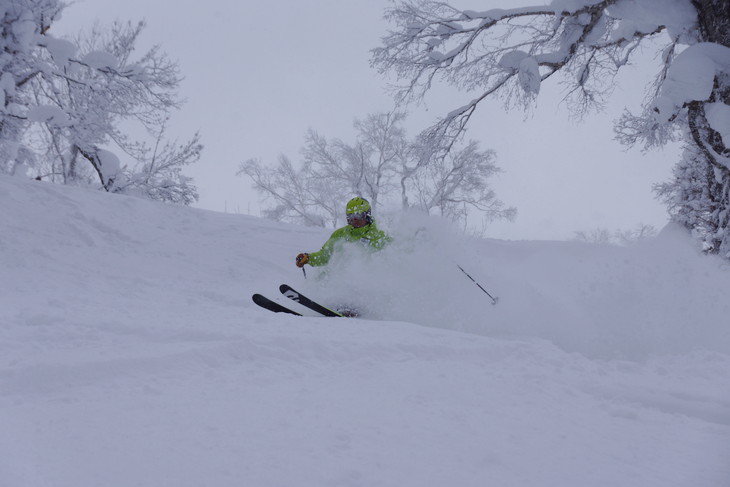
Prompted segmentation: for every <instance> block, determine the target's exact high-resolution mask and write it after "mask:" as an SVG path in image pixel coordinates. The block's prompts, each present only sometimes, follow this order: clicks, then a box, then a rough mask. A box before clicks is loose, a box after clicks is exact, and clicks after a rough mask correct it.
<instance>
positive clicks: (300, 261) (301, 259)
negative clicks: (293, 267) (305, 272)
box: [297, 254, 309, 267]
mask: <svg viewBox="0 0 730 487" xmlns="http://www.w3.org/2000/svg"><path fill="white" fill-rule="evenodd" d="M307 262H309V254H299V255H297V267H304V264H306V263H307Z"/></svg>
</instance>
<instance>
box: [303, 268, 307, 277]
mask: <svg viewBox="0 0 730 487" xmlns="http://www.w3.org/2000/svg"><path fill="white" fill-rule="evenodd" d="M302 272H303V273H304V279H306V278H307V269H305V268H304V267H302Z"/></svg>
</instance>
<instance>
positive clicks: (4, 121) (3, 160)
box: [0, 0, 63, 174]
mask: <svg viewBox="0 0 730 487" xmlns="http://www.w3.org/2000/svg"><path fill="white" fill-rule="evenodd" d="M62 8H63V5H62V4H61V3H60V2H59V1H58V0H3V1H2V2H0V171H2V172H4V173H9V174H13V173H14V172H15V171H16V170H17V169H18V167H24V166H25V165H28V164H32V163H33V162H34V154H33V153H32V152H31V151H30V150H29V149H28V148H27V147H26V146H25V145H24V144H23V143H22V141H21V139H22V136H23V133H24V132H25V130H26V129H27V127H28V119H27V117H26V111H27V107H28V105H29V103H31V101H30V98H29V94H28V90H27V88H28V83H29V82H30V81H31V80H32V79H33V78H34V77H35V76H36V75H37V74H38V73H39V72H40V70H41V69H42V67H43V63H42V62H41V60H40V59H39V51H38V49H37V39H38V37H39V36H43V35H44V34H45V33H46V32H47V31H48V29H49V28H50V25H51V22H53V20H54V19H55V18H56V17H57V16H58V15H59V14H60V12H61V10H62Z"/></svg>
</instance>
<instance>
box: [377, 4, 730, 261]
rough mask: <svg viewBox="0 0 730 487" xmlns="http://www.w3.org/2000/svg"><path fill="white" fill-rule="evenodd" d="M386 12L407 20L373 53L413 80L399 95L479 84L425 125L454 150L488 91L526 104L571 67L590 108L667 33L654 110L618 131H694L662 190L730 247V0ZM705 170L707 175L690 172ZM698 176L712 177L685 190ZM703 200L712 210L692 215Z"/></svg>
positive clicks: (664, 137)
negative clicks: (439, 84) (620, 73)
mask: <svg viewBox="0 0 730 487" xmlns="http://www.w3.org/2000/svg"><path fill="white" fill-rule="evenodd" d="M474 3H475V4H477V5H478V3H479V2H478V0H474ZM387 17H388V18H389V19H390V20H391V21H392V22H394V23H395V26H396V27H395V29H394V30H393V31H391V32H390V33H389V34H388V35H387V36H386V37H385V38H384V40H383V45H382V47H379V48H377V49H375V50H374V54H373V64H374V65H375V66H376V67H378V68H379V69H380V70H381V71H382V72H394V73H395V74H396V75H397V76H398V77H399V78H400V79H404V80H405V81H406V83H405V84H404V85H403V86H402V87H401V88H400V89H399V90H398V91H397V96H398V98H399V100H401V101H411V100H415V99H420V98H422V97H423V96H424V95H425V94H426V93H427V92H428V90H429V89H430V88H431V86H432V85H433V83H434V81H437V80H443V81H445V82H447V83H449V84H451V85H454V86H456V87H457V88H459V89H462V90H464V91H467V92H469V97H470V100H469V101H467V102H466V103H465V104H463V105H462V106H460V107H458V108H456V109H455V110H453V111H452V112H450V113H449V114H447V115H446V116H444V117H443V118H442V119H441V120H440V121H439V122H438V123H437V124H435V125H434V126H433V127H431V128H430V129H428V130H427V131H426V132H425V134H424V136H425V137H426V138H427V139H430V140H431V141H432V144H433V145H434V146H437V147H440V148H442V150H443V151H446V152H448V151H450V150H451V149H452V148H453V144H454V143H455V141H457V140H458V139H459V137H460V136H461V135H462V134H463V131H464V130H465V127H466V126H467V124H468V122H469V119H470V117H471V116H472V115H473V114H474V112H475V110H476V108H477V106H478V105H479V104H480V102H481V101H482V100H484V99H485V98H487V97H490V96H497V97H501V98H503V99H504V100H505V101H506V102H507V103H508V106H514V105H518V106H520V105H521V106H525V105H528V104H530V103H531V102H532V101H533V100H534V99H535V98H536V97H537V96H538V95H539V92H540V87H541V84H542V83H543V82H545V81H546V80H548V79H550V78H553V77H556V78H557V77H558V76H561V79H562V81H563V83H565V84H566V86H567V87H568V95H567V97H566V100H567V102H568V104H569V106H570V107H571V108H572V110H574V111H576V112H580V113H585V112H586V111H587V110H588V109H591V108H600V107H601V106H602V105H603V104H604V103H605V102H606V101H607V99H608V97H609V96H610V95H611V92H612V90H613V87H614V85H613V83H612V81H613V78H614V76H615V75H616V74H617V72H618V71H619V70H620V69H621V68H622V67H623V66H626V65H627V64H629V63H630V62H631V61H632V59H633V58H634V56H635V54H636V53H637V52H638V51H640V50H641V48H643V47H644V46H648V47H649V48H652V49H657V47H656V46H657V45H659V44H660V43H662V44H663V47H659V48H658V49H659V54H660V55H661V62H662V68H661V70H660V72H659V73H658V76H657V78H656V79H655V80H654V85H653V89H652V90H651V94H650V96H649V97H648V99H647V101H646V103H645V106H644V109H643V113H641V114H640V115H631V114H628V113H627V115H626V116H625V117H624V118H623V119H622V120H621V121H620V122H619V124H618V126H617V133H618V138H619V140H620V141H622V142H624V143H629V144H630V143H636V142H642V143H644V144H645V145H646V146H648V147H651V146H654V145H661V144H663V143H665V142H667V141H668V140H672V139H675V138H677V137H683V138H684V139H685V140H686V143H687V145H688V148H690V153H691V157H689V158H688V157H684V158H683V160H682V162H680V169H678V170H677V171H675V174H676V179H675V180H674V181H673V182H671V183H668V186H667V185H665V186H664V187H663V190H662V194H663V195H665V196H666V195H669V194H671V195H673V196H672V197H673V198H674V199H673V200H672V203H671V205H670V210H672V214H673V216H674V218H675V219H676V220H678V221H679V222H681V223H683V224H685V225H687V226H689V227H690V228H692V229H693V230H695V231H696V232H697V233H698V234H699V235H700V236H701V237H702V238H704V239H705V242H706V243H707V246H708V248H709V250H710V251H712V252H719V253H721V254H722V255H725V256H727V257H730V224H729V219H730V195H729V191H730V149H729V147H730V128H729V127H730V107H729V106H728V105H729V104H730V2H728V1H727V0H641V1H637V0H553V1H552V2H550V3H549V5H539V6H534V7H519V8H506V9H493V10H487V11H477V10H463V9H457V8H455V7H452V6H450V5H448V4H447V3H444V2H438V1H432V0H396V2H395V4H394V6H393V7H392V8H390V9H389V10H388V12H387ZM682 168H683V169H682ZM697 174H703V180H702V182H698V181H697V180H694V179H687V178H693V177H695V175H697ZM688 184H692V185H696V184H704V187H703V188H702V190H698V189H697V188H695V190H693V191H685V190H684V189H683V188H684V187H685V186H687V185H688ZM686 198H700V199H699V200H696V199H686ZM696 207H703V208H707V211H705V212H703V213H702V215H701V216H700V215H699V214H696V215H695V216H696V217H692V218H686V217H685V216H684V215H686V214H687V213H688V212H689V213H691V212H694V208H696Z"/></svg>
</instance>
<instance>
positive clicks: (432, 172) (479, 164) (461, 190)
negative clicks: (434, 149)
mask: <svg viewBox="0 0 730 487" xmlns="http://www.w3.org/2000/svg"><path fill="white" fill-rule="evenodd" d="M498 172H500V169H499V168H498V167H497V165H496V162H495V155H494V152H493V151H491V150H486V151H480V150H479V146H478V144H477V142H476V141H470V142H469V143H468V144H467V145H466V146H464V147H459V148H454V149H452V150H451V151H449V152H448V153H447V154H444V156H443V157H441V156H439V157H433V158H432V159H431V160H429V161H428V163H426V164H421V167H420V168H419V170H418V171H416V172H414V173H413V186H414V189H415V191H414V192H413V193H414V199H415V200H416V202H417V205H416V206H417V207H418V208H421V209H423V210H425V211H426V212H428V213H432V212H436V213H438V214H439V215H441V216H444V217H446V218H449V219H450V220H453V221H456V222H464V223H466V221H467V218H468V216H469V210H470V209H477V210H479V212H480V213H481V214H483V215H485V216H486V217H487V219H488V220H494V219H499V218H506V219H510V220H511V219H513V218H514V217H515V215H516V213H517V211H516V210H515V209H514V208H505V207H504V204H503V203H502V202H501V201H500V200H499V199H497V197H496V194H495V193H494V190H492V189H491V188H490V186H489V184H488V181H487V180H488V179H489V178H490V177H492V176H493V175H495V174H496V173H498Z"/></svg>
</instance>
